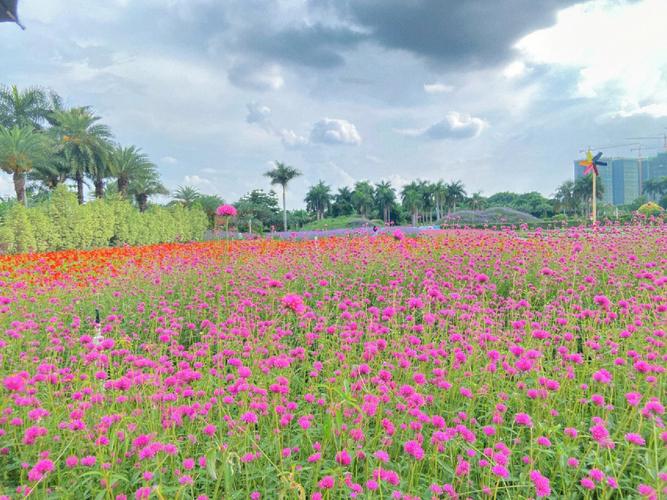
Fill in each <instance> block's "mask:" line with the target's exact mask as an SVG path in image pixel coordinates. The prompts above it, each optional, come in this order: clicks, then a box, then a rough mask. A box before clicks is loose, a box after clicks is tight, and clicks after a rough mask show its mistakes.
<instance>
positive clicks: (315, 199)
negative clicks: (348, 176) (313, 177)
mask: <svg viewBox="0 0 667 500" xmlns="http://www.w3.org/2000/svg"><path fill="white" fill-rule="evenodd" d="M304 201H305V202H306V209H307V210H308V211H310V212H315V213H316V214H317V220H320V219H322V218H324V212H325V211H326V210H328V209H329V206H330V205H331V186H328V185H327V184H325V183H324V181H319V182H318V183H317V184H315V185H314V186H311V187H310V189H309V190H308V193H306V198H305V199H304Z"/></svg>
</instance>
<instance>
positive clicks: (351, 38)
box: [241, 24, 365, 68]
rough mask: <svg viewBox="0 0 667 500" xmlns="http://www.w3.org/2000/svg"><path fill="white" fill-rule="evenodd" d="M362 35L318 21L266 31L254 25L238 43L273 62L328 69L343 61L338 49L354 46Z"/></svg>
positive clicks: (362, 37) (362, 38)
mask: <svg viewBox="0 0 667 500" xmlns="http://www.w3.org/2000/svg"><path fill="white" fill-rule="evenodd" d="M364 38H365V35H363V34H362V33H359V32H355V31H353V30H351V29H349V28H344V27H336V28H332V27H328V26H324V25H321V24H315V25H312V26H308V25H304V26H296V27H290V28H286V29H283V30H278V31H273V32H267V31H266V28H265V27H263V26H257V27H255V28H254V29H252V30H249V31H247V32H245V33H244V34H243V35H242V41H241V46H242V47H244V48H246V49H249V50H251V51H253V52H255V53H257V54H259V55H261V56H263V57H265V58H268V59H270V60H272V61H279V62H283V63H293V64H297V65H302V66H309V67H313V68H331V67H335V66H340V65H342V64H343V63H344V62H345V59H344V58H343V56H342V55H341V51H343V50H346V49H350V48H354V47H355V46H356V45H358V44H359V42H361V41H362V40H364Z"/></svg>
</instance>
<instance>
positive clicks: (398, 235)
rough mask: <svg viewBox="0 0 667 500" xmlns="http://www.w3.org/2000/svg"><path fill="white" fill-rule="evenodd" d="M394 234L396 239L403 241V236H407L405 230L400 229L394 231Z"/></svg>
mask: <svg viewBox="0 0 667 500" xmlns="http://www.w3.org/2000/svg"><path fill="white" fill-rule="evenodd" d="M392 236H393V237H394V239H395V240H398V241H401V240H402V239H403V238H405V236H404V235H403V231H401V230H400V229H397V230H396V231H394V234H393V235H392Z"/></svg>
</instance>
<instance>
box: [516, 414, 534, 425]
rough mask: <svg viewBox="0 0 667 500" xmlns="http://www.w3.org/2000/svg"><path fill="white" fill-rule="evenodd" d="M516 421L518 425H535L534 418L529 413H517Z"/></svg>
mask: <svg viewBox="0 0 667 500" xmlns="http://www.w3.org/2000/svg"><path fill="white" fill-rule="evenodd" d="M514 423H515V424H518V425H525V426H526V427H532V426H533V419H532V418H530V415H528V414H527V413H517V414H516V415H514Z"/></svg>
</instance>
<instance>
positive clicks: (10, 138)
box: [0, 126, 49, 205]
mask: <svg viewBox="0 0 667 500" xmlns="http://www.w3.org/2000/svg"><path fill="white" fill-rule="evenodd" d="M48 150H49V146H48V142H47V139H46V137H45V136H44V134H41V133H39V132H34V131H33V129H32V128H31V127H30V126H24V127H18V126H14V127H11V128H7V127H3V126H0V168H1V169H2V170H3V171H5V172H7V173H8V174H11V175H12V176H13V180H14V191H16V199H17V200H18V202H19V203H21V204H22V205H25V181H26V173H28V172H30V171H31V170H32V169H33V167H34V166H35V165H39V164H42V163H44V162H46V159H47V157H48V153H49V151H48Z"/></svg>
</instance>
